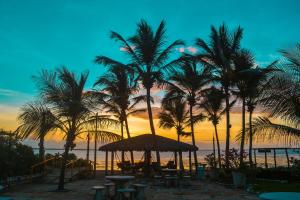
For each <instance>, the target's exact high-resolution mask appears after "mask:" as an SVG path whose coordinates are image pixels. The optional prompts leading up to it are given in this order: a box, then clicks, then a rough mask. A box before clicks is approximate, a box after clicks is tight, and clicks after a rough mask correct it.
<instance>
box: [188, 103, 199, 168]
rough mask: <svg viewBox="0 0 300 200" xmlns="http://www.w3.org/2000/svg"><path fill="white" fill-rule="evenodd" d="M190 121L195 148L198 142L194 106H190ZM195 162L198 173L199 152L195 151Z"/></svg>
mask: <svg viewBox="0 0 300 200" xmlns="http://www.w3.org/2000/svg"><path fill="white" fill-rule="evenodd" d="M190 121H191V132H192V143H193V146H194V147H195V146H196V141H195V132H194V116H193V105H192V104H190ZM194 160H195V168H196V171H197V167H198V159H197V152H196V151H194Z"/></svg>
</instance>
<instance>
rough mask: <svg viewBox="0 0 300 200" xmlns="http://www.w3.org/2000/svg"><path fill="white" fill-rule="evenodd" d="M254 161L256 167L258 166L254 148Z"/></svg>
mask: <svg viewBox="0 0 300 200" xmlns="http://www.w3.org/2000/svg"><path fill="white" fill-rule="evenodd" d="M254 163H255V167H256V166H257V162H256V149H254Z"/></svg>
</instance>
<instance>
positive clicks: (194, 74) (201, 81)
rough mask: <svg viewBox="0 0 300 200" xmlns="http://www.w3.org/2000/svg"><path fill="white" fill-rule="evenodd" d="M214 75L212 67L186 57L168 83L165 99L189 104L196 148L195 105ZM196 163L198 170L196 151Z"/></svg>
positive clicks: (193, 141) (193, 140) (195, 154)
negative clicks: (182, 100) (179, 99)
mask: <svg viewBox="0 0 300 200" xmlns="http://www.w3.org/2000/svg"><path fill="white" fill-rule="evenodd" d="M212 75H213V73H212V68H211V67H209V66H207V67H206V66H203V65H200V64H198V63H197V61H196V60H195V59H194V58H192V57H190V56H186V57H185V58H184V59H183V60H182V62H181V64H180V69H179V70H177V71H175V72H173V74H172V75H171V76H170V78H169V81H168V82H167V83H166V90H167V93H166V95H165V99H167V100H171V99H174V98H175V99H176V98H178V97H179V98H183V99H185V101H187V102H188V104H189V118H190V128H191V134H192V143H193V145H194V146H196V141H195V131H194V122H195V116H194V111H195V105H196V103H197V101H199V100H200V96H201V93H202V90H203V89H204V88H205V87H206V86H207V85H208V84H209V83H211V81H212ZM194 161H195V165H196V169H197V166H198V160H197V153H196V151H194Z"/></svg>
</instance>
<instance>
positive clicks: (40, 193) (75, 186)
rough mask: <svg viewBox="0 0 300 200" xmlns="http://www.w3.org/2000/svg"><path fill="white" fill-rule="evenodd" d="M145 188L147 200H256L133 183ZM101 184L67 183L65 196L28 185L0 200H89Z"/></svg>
mask: <svg viewBox="0 0 300 200" xmlns="http://www.w3.org/2000/svg"><path fill="white" fill-rule="evenodd" d="M136 182H144V183H146V184H147V185H148V187H147V189H146V196H147V199H148V200H151V199H153V200H209V199H212V200H258V197H257V196H256V195H254V194H250V193H247V192H245V191H243V190H239V189H233V188H230V187H225V186H222V185H219V184H216V183H212V182H209V181H200V180H193V181H191V183H190V186H185V187H183V186H182V187H171V188H166V187H165V186H163V185H162V186H153V183H152V182H151V180H144V179H142V180H136ZM103 183H104V177H103V176H102V177H99V178H96V179H87V180H76V181H73V182H70V183H67V184H66V186H65V188H66V189H67V191H65V192H57V191H55V189H56V187H57V185H56V184H53V183H52V184H49V183H48V184H46V183H30V184H24V185H18V186H14V187H12V188H10V189H9V190H8V191H7V192H5V193H4V194H1V196H5V197H11V198H12V199H14V200H52V199H54V200H69V199H70V200H92V199H93V197H94V193H95V191H94V190H93V189H92V187H93V186H95V185H101V184H103Z"/></svg>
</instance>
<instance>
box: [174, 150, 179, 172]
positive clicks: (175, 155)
mask: <svg viewBox="0 0 300 200" xmlns="http://www.w3.org/2000/svg"><path fill="white" fill-rule="evenodd" d="M174 160H175V161H174V162H175V163H174V164H175V168H176V169H177V163H178V159H177V151H174Z"/></svg>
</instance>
